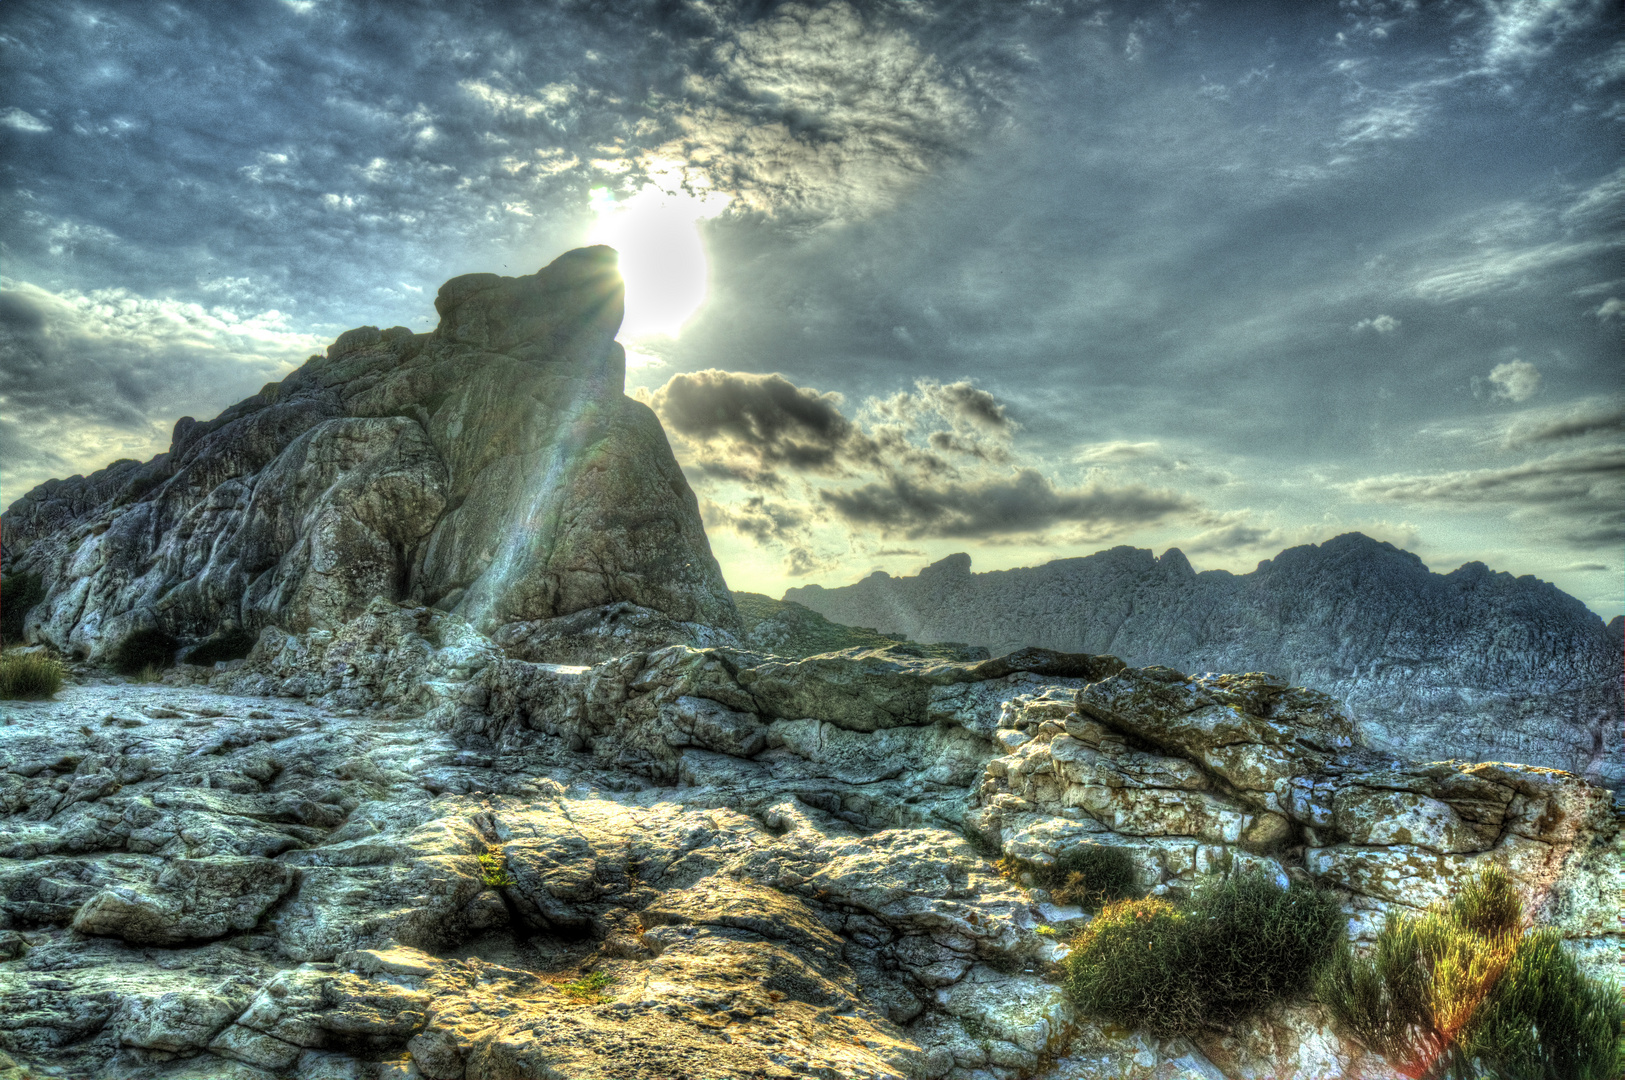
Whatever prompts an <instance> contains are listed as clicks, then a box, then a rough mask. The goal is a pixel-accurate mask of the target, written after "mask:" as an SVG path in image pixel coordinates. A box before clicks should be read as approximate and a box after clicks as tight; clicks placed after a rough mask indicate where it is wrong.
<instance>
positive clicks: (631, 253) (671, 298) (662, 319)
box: [589, 184, 727, 338]
mask: <svg viewBox="0 0 1625 1080" xmlns="http://www.w3.org/2000/svg"><path fill="white" fill-rule="evenodd" d="M726 205H727V200H726V198H724V197H721V196H715V195H712V196H710V197H703V196H696V195H695V194H693V193H692V192H690V191H687V190H684V189H682V188H676V189H675V190H666V189H663V188H661V187H660V186H657V185H655V184H646V185H644V187H643V190H641V191H639V192H638V193H637V194H635V195H632V196H631V197H629V198H626V199H621V200H617V199H615V198H614V196H613V195H611V193H610V192H609V190H608V189H607V188H594V189H593V191H592V206H593V211H594V213H596V214H597V221H596V222H595V223H594V226H593V230H592V233H591V235H590V236H589V241H590V242H591V243H595V244H608V245H610V246H611V247H613V248H614V249H615V250H616V251H619V252H620V254H621V277H622V278H623V279H625V281H626V321H625V322H623V323H622V324H621V334H622V336H623V337H626V338H635V337H639V336H645V335H650V334H671V335H674V336H675V335H676V334H677V332H678V330H680V329H681V328H682V325H683V323H685V322H687V321H688V319H689V317H690V316H691V315H693V314H694V312H695V311H697V310H698V309H699V306H700V304H702V303H703V302H704V301H705V292H706V284H707V281H706V279H707V275H708V273H709V267H708V266H707V264H706V259H705V245H704V243H703V242H702V241H701V239H700V230H699V222H701V221H702V220H704V219H706V218H711V217H715V216H716V215H717V214H718V213H720V212H721V211H722V209H723V207H724V206H726Z"/></svg>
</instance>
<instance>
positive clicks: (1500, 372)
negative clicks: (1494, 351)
mask: <svg viewBox="0 0 1625 1080" xmlns="http://www.w3.org/2000/svg"><path fill="white" fill-rule="evenodd" d="M1489 381H1490V383H1491V385H1493V386H1494V387H1495V396H1496V397H1498V398H1502V399H1504V400H1506V401H1528V400H1529V399H1530V398H1532V397H1534V396H1535V394H1536V393H1538V392H1539V390H1540V370H1539V369H1538V368H1536V367H1535V365H1534V364H1531V363H1530V362H1529V361H1527V360H1510V361H1508V362H1507V363H1504V364H1497V365H1495V367H1494V368H1492V369H1491V370H1490V376H1489Z"/></svg>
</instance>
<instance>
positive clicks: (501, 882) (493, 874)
mask: <svg viewBox="0 0 1625 1080" xmlns="http://www.w3.org/2000/svg"><path fill="white" fill-rule="evenodd" d="M480 877H481V878H482V879H483V880H484V882H485V886H486V888H488V889H503V888H506V887H508V886H509V885H513V884H515V882H514V879H513V877H512V876H511V875H510V874H509V873H508V867H507V864H506V863H505V862H504V861H503V859H502V856H501V855H498V854H497V853H496V852H494V851H488V852H486V853H485V854H484V855H481V856H480Z"/></svg>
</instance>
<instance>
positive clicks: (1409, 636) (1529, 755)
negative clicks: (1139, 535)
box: [785, 533, 1625, 789]
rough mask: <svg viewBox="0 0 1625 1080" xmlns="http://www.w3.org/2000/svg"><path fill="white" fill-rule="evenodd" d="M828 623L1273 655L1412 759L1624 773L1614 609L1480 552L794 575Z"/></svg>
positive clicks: (1134, 653) (1369, 545)
mask: <svg viewBox="0 0 1625 1080" xmlns="http://www.w3.org/2000/svg"><path fill="white" fill-rule="evenodd" d="M785 599H786V600H790V601H795V602H797V603H800V604H803V605H805V606H807V607H809V608H811V609H813V610H814V611H817V612H819V613H820V614H822V615H824V616H825V617H826V618H829V619H831V620H833V621H835V622H838V623H850V624H855V625H861V626H873V627H877V628H879V629H880V630H881V631H885V632H889V633H899V634H905V635H907V636H909V637H911V638H913V639H915V640H917V641H924V642H931V641H947V640H952V641H966V642H970V643H972V644H974V645H982V646H985V647H987V648H990V649H992V650H993V651H994V652H1001V651H1004V650H1008V649H1012V648H1018V647H1021V646H1025V645H1039V646H1043V647H1045V648H1050V649H1058V650H1062V651H1067V652H1091V653H1111V654H1113V655H1115V656H1121V657H1123V658H1124V659H1125V660H1126V661H1128V662H1129V663H1131V664H1136V665H1145V664H1165V665H1168V666H1170V667H1174V668H1178V669H1179V670H1182V671H1269V672H1272V673H1274V674H1277V675H1279V676H1281V677H1282V678H1283V679H1285V680H1286V681H1287V682H1290V683H1293V684H1297V685H1303V686H1310V687H1314V688H1315V689H1318V690H1321V691H1324V692H1325V693H1328V694H1330V695H1332V696H1333V697H1334V698H1336V699H1337V700H1338V701H1339V702H1340V703H1342V705H1343V706H1344V707H1345V708H1346V709H1347V710H1348V711H1349V713H1350V714H1351V715H1352V716H1353V717H1354V718H1355V721H1356V723H1357V725H1358V727H1359V730H1360V732H1361V734H1362V736H1363V737H1364V738H1365V739H1366V740H1368V741H1369V742H1371V743H1372V744H1373V745H1376V746H1382V747H1386V748H1388V749H1389V750H1391V751H1393V752H1394V753H1397V754H1401V755H1404V756H1408V757H1418V756H1423V757H1461V758H1468V759H1472V760H1475V761H1476V760H1503V761H1520V762H1527V763H1530V764H1535V765H1544V766H1550V767H1553V768H1559V769H1563V770H1566V771H1569V772H1574V773H1579V774H1581V775H1584V776H1587V777H1590V778H1591V779H1594V780H1596V781H1598V782H1599V783H1602V784H1604V785H1606V786H1608V787H1611V788H1615V789H1618V788H1620V787H1622V786H1625V691H1622V684H1621V680H1620V670H1621V663H1622V655H1621V645H1620V642H1621V637H1620V624H1621V620H1618V619H1616V620H1615V622H1614V623H1613V624H1612V625H1610V626H1605V625H1604V624H1603V622H1602V620H1601V619H1599V618H1598V617H1597V616H1596V615H1595V614H1593V613H1592V612H1591V611H1589V610H1588V609H1587V608H1586V607H1585V605H1584V604H1582V603H1580V601H1578V600H1576V599H1574V598H1573V597H1572V596H1568V595H1566V594H1565V593H1563V592H1561V591H1559V590H1558V589H1556V588H1555V587H1553V586H1552V585H1549V584H1547V583H1545V582H1542V581H1538V580H1536V579H1535V578H1533V577H1527V576H1526V577H1520V578H1514V577H1512V576H1511V575H1510V574H1504V573H1496V572H1493V571H1491V570H1489V569H1488V568H1487V567H1485V566H1484V564H1482V563H1468V564H1467V565H1465V566H1463V567H1461V568H1460V569H1458V570H1455V571H1453V572H1451V573H1449V574H1434V573H1431V572H1430V571H1429V570H1428V568H1427V567H1426V566H1425V565H1423V563H1422V561H1421V560H1420V559H1418V558H1417V557H1416V556H1415V555H1412V554H1411V553H1409V552H1406V551H1401V550H1399V549H1398V548H1395V547H1393V546H1392V545H1389V544H1385V543H1380V542H1378V541H1376V540H1372V539H1370V538H1369V537H1365V536H1362V535H1360V534H1358V533H1349V534H1347V535H1344V536H1339V537H1337V538H1336V539H1334V540H1329V541H1327V542H1326V543H1324V544H1321V545H1319V546H1318V547H1317V546H1315V545H1307V546H1304V547H1296V548H1291V549H1289V550H1286V551H1283V552H1281V554H1280V555H1278V556H1276V557H1275V558H1274V559H1272V560H1266V561H1265V562H1262V563H1260V564H1259V566H1258V569H1257V570H1255V571H1254V572H1252V573H1250V574H1240V575H1236V574H1231V573H1229V572H1227V571H1223V570H1209V571H1205V572H1203V573H1200V574H1198V573H1196V572H1195V571H1194V570H1193V569H1192V568H1191V565H1190V562H1189V561H1188V560H1187V559H1186V558H1185V556H1184V555H1182V554H1181V553H1180V552H1179V551H1178V549H1174V548H1170V549H1169V550H1168V551H1166V552H1164V553H1163V554H1162V556H1161V557H1160V558H1153V557H1152V554H1151V552H1149V551H1146V550H1143V549H1135V548H1129V547H1118V548H1113V549H1111V550H1110V551H1102V552H1099V553H1098V554H1095V555H1090V556H1088V557H1087V558H1082V559H1058V560H1056V561H1054V562H1050V563H1046V564H1045V565H1043V566H1036V567H1030V568H1024V569H1017V570H1005V571H995V572H992V573H985V574H974V573H972V572H971V570H970V557H969V556H967V555H950V556H949V557H947V558H946V559H943V560H941V561H940V562H937V563H935V564H933V565H931V566H929V567H927V568H925V569H924V570H922V571H921V572H920V573H919V575H918V576H916V577H903V578H894V577H890V576H888V575H886V574H884V573H880V572H877V573H875V574H874V575H872V576H870V577H868V578H866V579H864V580H863V581H860V582H858V583H857V584H855V585H849V586H845V587H843V588H836V589H825V588H822V587H820V586H817V585H809V586H806V587H803V588H796V589H791V590H790V591H789V592H787V593H786V594H785Z"/></svg>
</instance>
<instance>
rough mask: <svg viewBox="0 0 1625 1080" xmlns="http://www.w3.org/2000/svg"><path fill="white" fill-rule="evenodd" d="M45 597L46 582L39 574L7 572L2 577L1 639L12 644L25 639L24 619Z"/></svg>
mask: <svg viewBox="0 0 1625 1080" xmlns="http://www.w3.org/2000/svg"><path fill="white" fill-rule="evenodd" d="M44 599H45V583H44V582H43V581H42V580H41V579H40V576H39V575H38V574H15V573H14V574H7V575H6V576H5V577H4V578H0V639H3V640H4V641H6V642H9V643H10V644H12V645H20V644H22V640H23V619H25V618H27V616H28V611H29V609H30V608H32V607H33V606H34V605H35V604H38V603H39V602H40V601H41V600H44Z"/></svg>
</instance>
